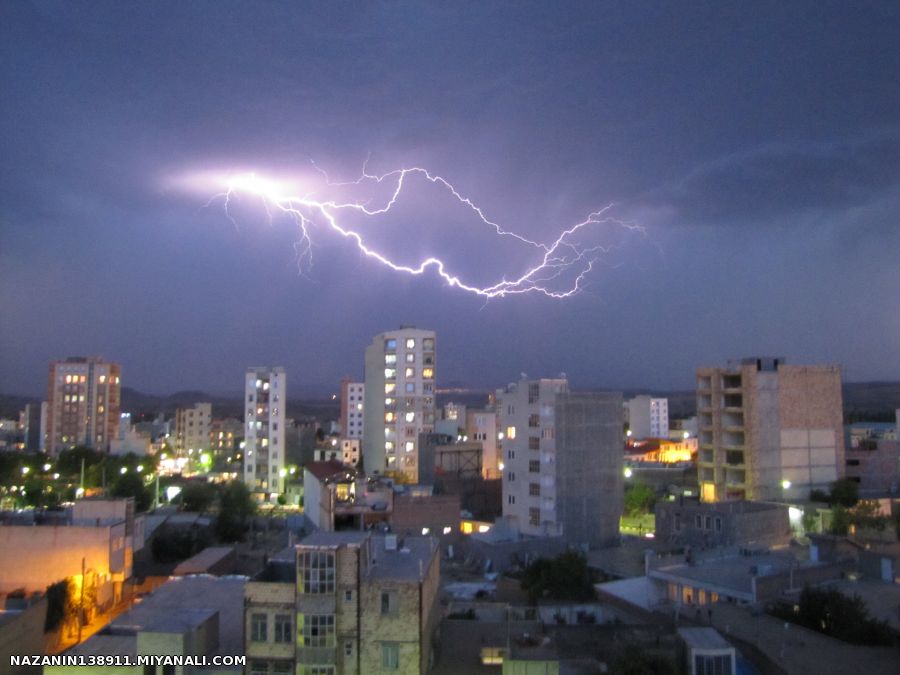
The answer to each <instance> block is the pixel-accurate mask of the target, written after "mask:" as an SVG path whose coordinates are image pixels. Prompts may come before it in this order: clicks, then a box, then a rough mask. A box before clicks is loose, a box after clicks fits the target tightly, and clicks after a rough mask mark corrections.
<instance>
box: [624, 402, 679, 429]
mask: <svg viewBox="0 0 900 675" xmlns="http://www.w3.org/2000/svg"><path fill="white" fill-rule="evenodd" d="M625 407H626V408H627V414H628V430H629V431H631V437H632V438H633V439H641V438H668V437H669V399H667V398H653V397H651V396H635V397H634V398H632V399H629V400H628V401H626V402H625Z"/></svg>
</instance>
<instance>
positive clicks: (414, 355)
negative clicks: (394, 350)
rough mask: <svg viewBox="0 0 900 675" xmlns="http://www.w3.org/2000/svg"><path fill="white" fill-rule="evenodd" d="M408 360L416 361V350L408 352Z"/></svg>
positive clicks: (409, 361) (410, 361)
mask: <svg viewBox="0 0 900 675" xmlns="http://www.w3.org/2000/svg"><path fill="white" fill-rule="evenodd" d="M406 362H407V363H415V362H416V353H415V352H406Z"/></svg>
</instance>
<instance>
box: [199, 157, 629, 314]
mask: <svg viewBox="0 0 900 675" xmlns="http://www.w3.org/2000/svg"><path fill="white" fill-rule="evenodd" d="M317 169H318V167H317ZM320 173H322V175H323V176H324V178H325V182H324V186H322V187H321V188H320V189H317V190H312V191H309V192H306V193H302V192H300V191H298V190H297V189H296V186H295V185H293V184H292V182H291V181H285V180H279V179H277V178H273V177H269V176H262V175H259V174H256V173H241V174H232V175H227V176H211V175H210V174H204V175H203V176H202V177H198V176H197V175H195V176H188V177H185V178H184V179H183V180H182V183H183V184H184V185H196V184H197V182H198V180H200V181H201V182H205V183H206V184H207V185H209V184H210V182H212V184H213V186H214V187H213V189H218V190H219V192H217V193H216V194H215V195H214V196H213V198H212V199H210V200H209V202H208V205H211V204H213V203H216V202H219V203H221V204H222V205H223V207H224V209H225V213H226V214H227V215H228V217H229V218H231V219H232V221H233V222H235V223H236V221H235V219H234V216H233V207H234V206H235V205H236V203H237V202H238V200H240V199H241V198H247V197H250V198H255V199H258V200H259V202H260V203H261V206H262V207H263V210H264V211H265V213H266V215H267V216H268V218H269V219H270V220H271V219H272V216H273V215H277V214H283V215H285V216H287V217H289V218H290V219H291V220H292V221H294V222H295V223H296V225H297V227H298V228H299V230H300V239H299V241H298V242H297V253H298V256H299V259H300V262H301V263H304V262H306V263H308V262H309V261H311V259H312V246H313V238H314V237H315V236H318V234H319V232H318V231H319V230H322V231H325V232H331V233H332V234H337V235H339V236H340V237H343V238H344V239H346V240H348V241H349V242H351V244H352V245H354V246H355V247H356V248H357V249H358V250H359V251H360V252H361V253H362V254H364V255H365V256H366V257H367V258H369V259H371V260H375V261H377V262H378V263H380V264H382V265H384V266H385V267H388V268H389V269H391V270H393V271H394V272H397V273H399V274H406V275H413V276H419V275H423V274H425V273H427V272H432V273H434V274H436V275H437V276H438V277H439V278H440V279H442V280H443V281H444V282H445V283H446V284H447V285H448V286H450V287H452V288H455V289H458V290H461V291H464V292H466V293H470V294H473V295H476V296H481V297H483V298H485V299H491V298H503V297H507V296H512V295H524V294H539V295H544V296H547V297H550V298H567V297H570V296H573V295H575V294H577V293H578V292H579V291H581V290H582V289H583V288H584V286H585V284H586V283H587V280H588V276H589V275H590V273H591V271H592V270H593V269H594V265H595V264H596V263H597V262H598V260H599V259H600V258H601V257H602V256H603V255H604V254H606V253H608V252H609V250H610V248H611V246H610V245H603V244H600V243H596V241H597V239H599V237H600V235H602V234H603V230H604V229H605V228H621V229H625V230H636V231H641V232H643V229H642V228H641V227H640V226H638V225H635V224H632V223H627V222H624V221H621V220H618V219H616V218H613V217H611V216H610V215H609V213H608V212H609V210H610V208H611V205H608V206H605V207H603V208H600V209H598V210H596V211H593V212H591V213H589V214H588V215H587V217H585V218H584V219H583V220H581V221H579V222H577V223H575V224H573V225H571V226H569V227H567V228H565V229H563V230H561V231H558V234H556V235H555V238H553V239H552V240H550V241H549V242H545V241H538V240H535V239H531V238H529V237H526V236H524V235H522V234H518V233H516V232H514V231H512V230H511V229H508V228H505V227H503V226H501V225H500V224H498V223H497V222H495V221H493V220H491V219H489V218H488V217H487V216H486V215H485V212H484V210H483V209H482V208H481V207H480V206H478V205H477V204H475V203H474V202H473V201H472V200H471V199H470V198H468V197H466V196H465V195H463V194H462V193H461V192H460V191H459V190H458V189H457V188H456V187H454V185H453V184H451V183H450V182H449V181H448V180H446V179H445V178H443V177H441V176H439V175H437V174H434V173H431V172H430V171H429V170H427V169H424V168H422V167H413V168H404V169H396V170H394V171H390V172H388V173H384V174H380V175H376V174H371V173H368V172H367V170H366V169H365V168H363V171H362V175H361V176H360V177H359V178H358V179H357V180H354V181H349V182H340V183H338V182H335V183H333V182H331V181H330V180H329V179H328V176H327V174H325V172H324V171H321V170H320ZM427 183H431V184H433V185H436V186H438V187H440V188H442V189H443V190H445V191H446V193H447V194H448V195H449V196H450V197H451V199H452V202H455V203H456V204H457V205H462V206H463V207H465V208H466V209H467V210H468V211H469V212H470V214H471V217H472V218H474V219H475V221H476V223H480V224H481V225H483V226H484V227H486V228H487V229H488V231H489V232H492V233H493V235H494V236H496V237H497V238H498V240H502V241H500V242H498V243H502V242H506V241H508V242H509V243H510V244H514V245H516V246H517V247H522V246H524V248H525V249H526V250H528V251H529V252H530V253H531V256H532V263H531V264H528V265H526V266H525V268H524V269H521V270H518V271H516V270H509V271H507V272H506V273H505V274H504V275H503V276H502V277H501V278H500V279H499V280H497V281H495V282H494V283H491V284H488V285H478V284H476V283H475V282H474V281H471V280H470V279H468V278H467V277H466V276H465V275H464V274H463V273H462V272H460V271H458V270H455V269H453V268H452V266H451V265H450V264H449V263H448V262H447V260H445V256H440V255H438V253H437V252H434V253H432V255H427V256H425V257H422V258H420V259H418V260H417V261H416V262H413V263H409V262H400V261H399V260H398V259H397V258H396V256H395V255H392V254H389V253H388V252H386V251H384V250H381V249H380V248H379V247H378V246H377V245H375V244H374V243H372V239H373V237H371V236H369V233H367V232H366V231H365V230H364V229H360V228H359V227H356V226H354V225H352V224H350V223H349V222H348V219H347V218H346V216H356V217H357V218H361V219H363V220H366V219H371V218H374V217H376V216H382V215H385V214H388V213H389V212H390V211H391V210H392V209H393V208H394V207H395V206H396V205H397V203H398V202H399V201H400V200H401V198H402V197H403V195H404V192H405V191H415V190H416V187H417V185H422V184H427ZM354 189H359V190H360V192H363V191H365V190H371V189H382V190H383V191H384V192H385V193H386V194H385V196H384V197H383V198H382V201H381V203H379V204H374V205H373V204H372V203H371V201H370V200H369V199H368V198H365V199H364V198H362V197H361V198H360V199H359V200H349V201H348V200H346V199H337V198H333V197H323V196H319V195H320V193H323V192H325V193H328V192H334V191H341V192H347V191H350V192H352V191H353V190H354ZM452 202H451V203H452ZM505 257H506V256H502V255H501V256H500V258H501V259H504V258H505Z"/></svg>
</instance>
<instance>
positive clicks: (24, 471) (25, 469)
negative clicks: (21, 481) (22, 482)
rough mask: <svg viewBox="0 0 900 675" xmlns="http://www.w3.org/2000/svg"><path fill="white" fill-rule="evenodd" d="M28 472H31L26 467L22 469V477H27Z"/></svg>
mask: <svg viewBox="0 0 900 675" xmlns="http://www.w3.org/2000/svg"><path fill="white" fill-rule="evenodd" d="M29 471H31V469H29V468H28V467H27V466H23V467H22V475H23V476H25V475H27V474H28V472H29Z"/></svg>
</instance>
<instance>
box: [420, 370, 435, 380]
mask: <svg viewBox="0 0 900 675" xmlns="http://www.w3.org/2000/svg"><path fill="white" fill-rule="evenodd" d="M422 377H424V378H425V379H426V380H430V379H432V378H433V377H434V368H422Z"/></svg>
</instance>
